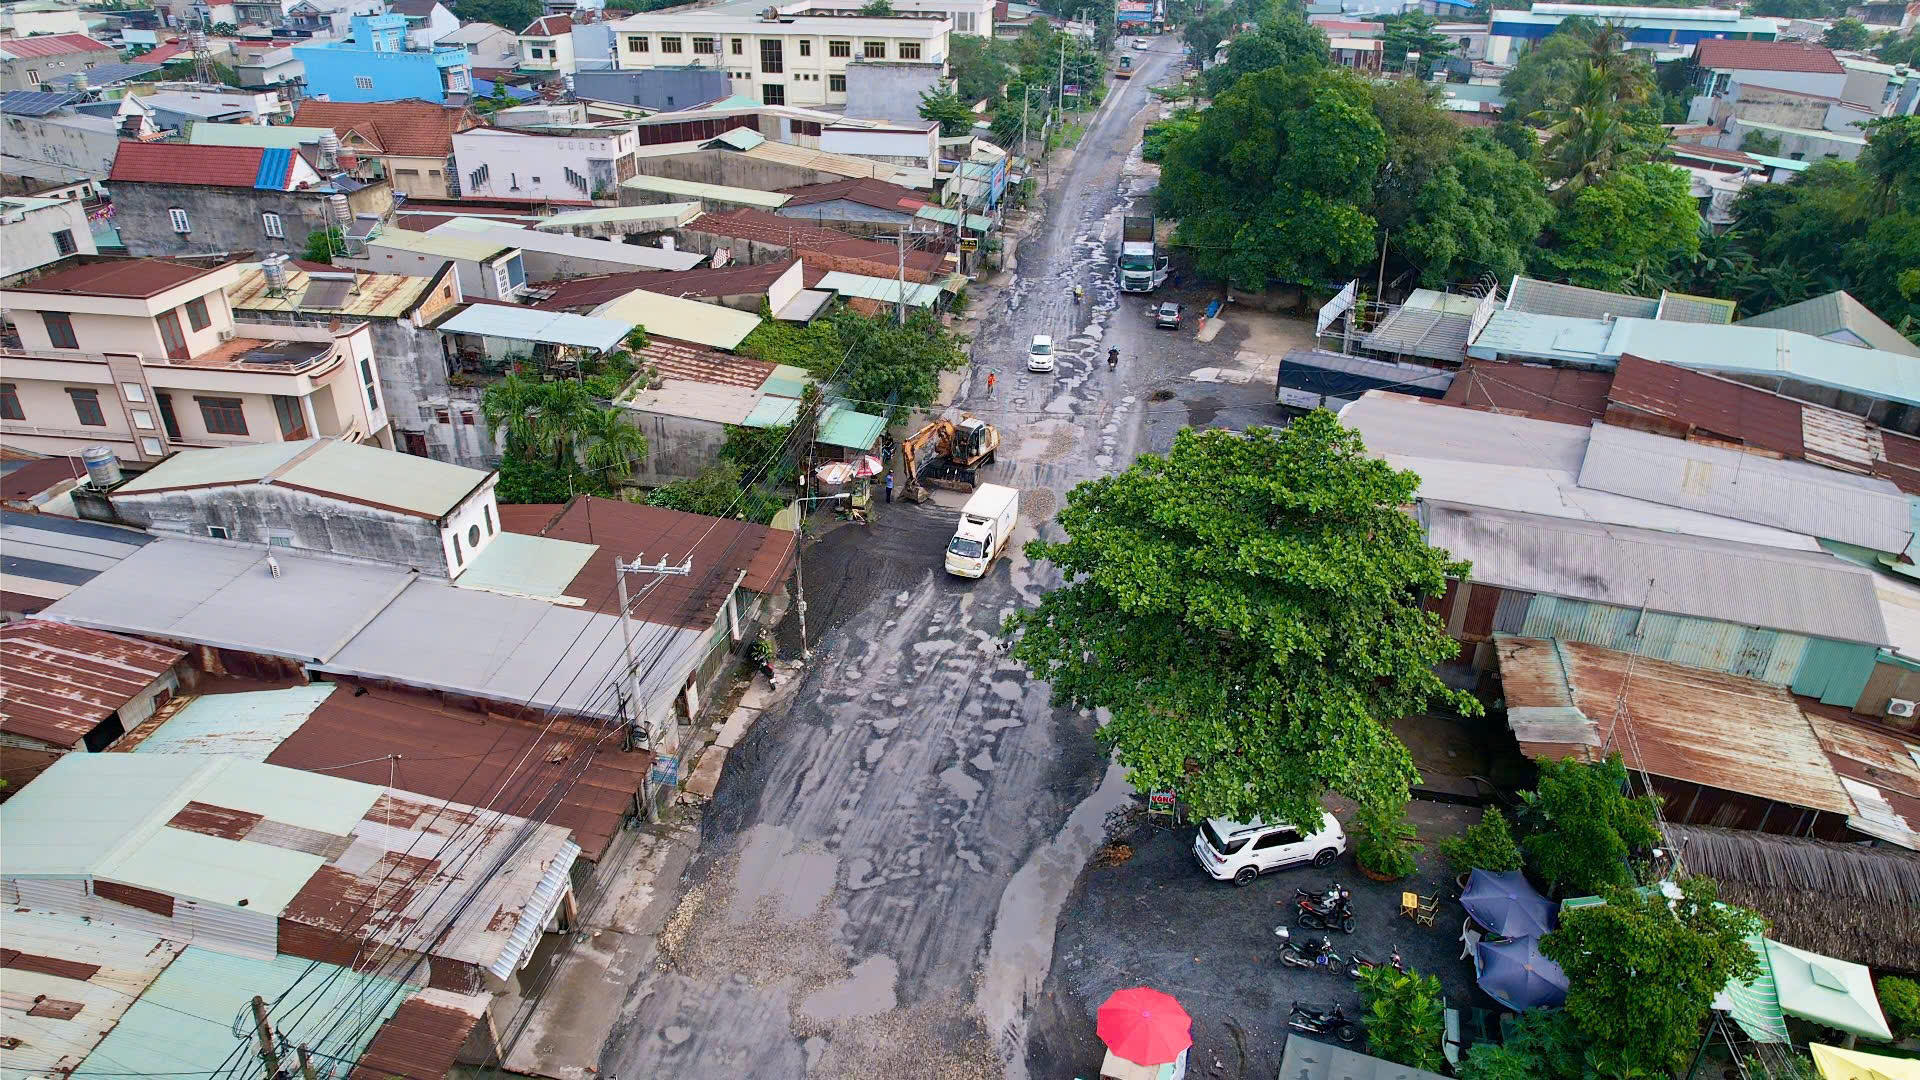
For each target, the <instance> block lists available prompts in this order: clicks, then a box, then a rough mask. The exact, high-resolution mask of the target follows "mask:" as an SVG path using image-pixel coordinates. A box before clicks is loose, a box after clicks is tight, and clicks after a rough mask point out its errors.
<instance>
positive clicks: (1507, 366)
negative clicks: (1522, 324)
mask: <svg viewBox="0 0 1920 1080" xmlns="http://www.w3.org/2000/svg"><path fill="white" fill-rule="evenodd" d="M1612 381H1613V375H1612V374H1611V373H1610V372H1605V371H1579V370H1576V369H1574V368H1561V367H1545V366H1542V365H1540V364H1522V363H1516V362H1513V361H1507V360H1483V359H1480V358H1478V357H1468V358H1467V361H1466V363H1464V364H1462V365H1461V367H1460V373H1459V374H1458V375H1456V376H1455V377H1454V380H1453V382H1452V384H1451V385H1449V386H1448V387H1447V393H1446V396H1445V397H1443V398H1441V400H1442V401H1445V402H1446V403H1447V404H1449V405H1459V406H1463V407H1465V408H1469V409H1480V410H1482V411H1484V412H1496V413H1510V414H1513V415H1517V416H1526V417H1531V418H1532V419H1535V420H1552V421H1555V422H1556V423H1561V424H1576V425H1579V426H1580V427H1586V426H1587V425H1589V424H1591V423H1593V422H1594V421H1595V420H1598V419H1600V418H1601V417H1603V416H1605V415H1606V413H1607V386H1608V385H1609V384H1610V383H1612Z"/></svg>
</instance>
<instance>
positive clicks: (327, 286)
mask: <svg viewBox="0 0 1920 1080" xmlns="http://www.w3.org/2000/svg"><path fill="white" fill-rule="evenodd" d="M352 290H353V283H352V282H349V281H308V282H307V291H306V292H305V293H304V294H302V295H301V297H300V306H301V307H303V308H324V309H328V310H333V309H338V308H344V307H346V306H347V298H348V297H349V296H351V295H352Z"/></svg>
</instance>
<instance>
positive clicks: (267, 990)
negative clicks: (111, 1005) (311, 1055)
mask: <svg viewBox="0 0 1920 1080" xmlns="http://www.w3.org/2000/svg"><path fill="white" fill-rule="evenodd" d="M296 984H297V985H298V987H299V991H298V993H297V994H296V995H294V997H293V998H291V999H289V1000H288V1002H287V1008H286V1009H285V1010H284V1011H283V1012H276V1013H274V1014H272V1015H271V1017H270V1019H271V1020H272V1022H273V1028H274V1032H275V1033H276V1034H278V1035H283V1036H285V1037H286V1039H287V1040H288V1042H289V1044H300V1043H306V1044H310V1045H314V1046H326V1047H327V1048H328V1049H327V1053H330V1054H335V1055H337V1056H339V1057H343V1058H346V1059H348V1060H349V1061H351V1060H354V1059H357V1058H358V1057H359V1056H360V1054H361V1052H362V1051H363V1050H364V1049H365V1048H366V1045H367V1043H368V1042H369V1041H371V1039H372V1037H373V1032H374V1030H375V1026H376V1025H374V1024H372V1023H369V1024H367V1025H365V1026H364V1027H361V1026H360V1025H357V1024H354V1025H341V1026H339V1027H337V1028H336V1027H335V1026H334V1024H335V1022H336V1021H337V1020H338V1019H339V1018H340V1016H341V1015H342V1014H343V1011H344V1010H348V1009H352V1010H356V1015H359V1016H368V1014H371V1015H370V1016H368V1018H370V1019H374V1020H380V1019H384V1018H386V1017H388V1016H391V1015H392V1014H393V1011H394V1010H395V1009H396V1008H398V1007H399V1005H400V1002H401V1001H402V1000H404V998H405V993H406V988H405V987H402V986H399V985H397V984H396V983H394V982H392V981H391V980H388V979H383V978H380V977H378V976H375V975H358V974H355V973H353V972H351V971H346V970H344V969H341V968H338V967H335V966H334V965H332V964H320V965H318V966H317V967H316V966H314V965H313V964H312V963H311V962H309V961H307V960H304V959H302V958H300V957H297V956H276V957H273V958H272V959H265V958H258V957H244V956H234V955H230V954H227V953H221V952H215V951H213V950H212V949H207V948H199V947H196V948H190V949H187V950H186V951H185V952H183V953H181V954H180V956H179V958H178V959H176V960H175V961H174V962H173V963H172V964H170V965H168V966H167V969H166V970H165V971H163V972H161V973H160V975H159V976H158V977H157V978H155V979H154V980H153V983H152V985H150V986H148V987H147V991H146V993H144V994H142V995H141V996H140V1000H139V1001H136V1002H134V1003H133V1004H132V1005H131V1006H130V1007H129V1008H128V1009H127V1011H126V1015H124V1016H122V1017H121V1018H120V1023H119V1024H117V1025H115V1026H114V1029H113V1030H112V1031H111V1032H109V1033H108V1034H107V1037H106V1038H105V1039H102V1040H101V1041H100V1045H99V1047H98V1048H97V1049H96V1050H95V1051H94V1052H93V1054H92V1055H91V1056H90V1057H89V1058H88V1059H87V1062H86V1064H84V1065H82V1066H81V1068H80V1069H79V1070H78V1071H76V1072H75V1073H74V1074H73V1080H94V1078H98V1080H124V1076H123V1074H124V1073H126V1072H127V1071H128V1070H129V1069H137V1070H138V1071H139V1072H141V1073H146V1074H161V1075H166V1074H175V1075H179V1076H194V1075H200V1076H216V1075H219V1074H220V1073H221V1072H222V1071H223V1070H224V1069H225V1068H226V1067H227V1066H228V1065H229V1064H230V1063H231V1062H232V1061H233V1060H235V1055H236V1053H237V1054H239V1055H241V1056H242V1057H244V1056H246V1055H247V1054H249V1053H251V1052H252V1050H251V1049H250V1048H249V1047H248V1046H247V1043H248V1042H249V1040H250V1039H251V1033H243V1034H241V1035H238V1036H236V1035H235V1034H234V1033H233V1018H234V1016H235V1015H236V1010H238V1009H239V1008H240V1007H241V1006H243V1005H245V1004H246V999H247V998H248V997H250V996H252V995H254V994H258V995H260V996H261V997H264V998H266V999H267V1000H268V1001H277V1000H278V999H279V998H280V997H281V996H282V995H284V994H286V992H287V991H288V990H289V989H292V988H293V987H294V986H295V985H296ZM309 992H311V993H312V994H313V997H312V999H311V1000H309V999H308V998H307V997H306V995H307V994H308V993H309ZM296 1004H297V1005H298V1007H297V1008H295V1007H294V1006H295V1005H296ZM130 1063H131V1064H130Z"/></svg>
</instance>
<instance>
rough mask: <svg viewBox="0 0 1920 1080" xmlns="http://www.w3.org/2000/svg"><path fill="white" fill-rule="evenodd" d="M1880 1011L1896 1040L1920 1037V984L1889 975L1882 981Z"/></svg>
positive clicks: (1880, 985)
mask: <svg viewBox="0 0 1920 1080" xmlns="http://www.w3.org/2000/svg"><path fill="white" fill-rule="evenodd" d="M1879 990H1880V1011H1881V1012H1884V1013H1886V1015H1887V1026H1888V1027H1890V1028H1892V1029H1893V1037H1894V1038H1895V1039H1911V1038H1915V1037H1917V1036H1920V982H1915V981H1913V980H1912V979H1902V978H1900V977H1899V976H1897V975H1889V976H1887V977H1886V978H1884V979H1881V980H1880V984H1879Z"/></svg>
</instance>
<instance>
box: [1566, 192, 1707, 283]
mask: <svg viewBox="0 0 1920 1080" xmlns="http://www.w3.org/2000/svg"><path fill="white" fill-rule="evenodd" d="M1699 249H1700V209H1699V206H1698V204H1697V203H1696V202H1695V201H1694V198H1693V193H1692V188H1691V184H1690V181H1689V178H1688V176H1687V174H1686V173H1685V172H1684V171H1682V170H1680V169H1676V168H1674V167H1673V166H1671V165H1657V164H1653V163H1643V164H1639V165H1631V166H1628V167H1626V168H1624V169H1620V170H1618V171H1616V172H1614V173H1613V174H1612V175H1610V176H1607V177H1605V178H1604V179H1601V180H1599V181H1598V182H1596V183H1590V184H1588V185H1586V186H1585V187H1583V188H1582V189H1581V190H1580V192H1579V194H1578V195H1575V196H1574V197H1573V199H1572V201H1571V202H1569V203H1568V204H1567V205H1566V206H1565V207H1563V208H1562V209H1561V211H1560V214H1559V216H1558V217H1557V218H1556V219H1555V220H1554V222H1553V226H1552V229H1551V239H1550V242H1549V245H1548V246H1547V247H1546V248H1544V249H1542V250H1541V251H1540V261H1541V264H1542V265H1543V266H1544V267H1545V269H1546V271H1547V273H1548V274H1549V276H1552V277H1555V278H1558V279H1560V280H1564V281H1568V282H1571V283H1573V284H1575V285H1584V286H1586V287H1587V288H1590V289H1607V290H1611V291H1615V292H1619V291H1631V287H1634V286H1637V287H1639V288H1642V289H1644V288H1646V287H1648V286H1649V285H1651V286H1653V287H1654V288H1656V289H1657V288H1658V286H1659V284H1661V283H1662V282H1663V281H1664V280H1665V277H1666V275H1667V274H1668V273H1669V269H1670V268H1671V267H1672V266H1673V265H1675V264H1676V263H1679V262H1683V261H1685V260H1688V259H1691V258H1692V256H1693V254H1694V253H1695V252H1697V251H1698V250H1699Z"/></svg>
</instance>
